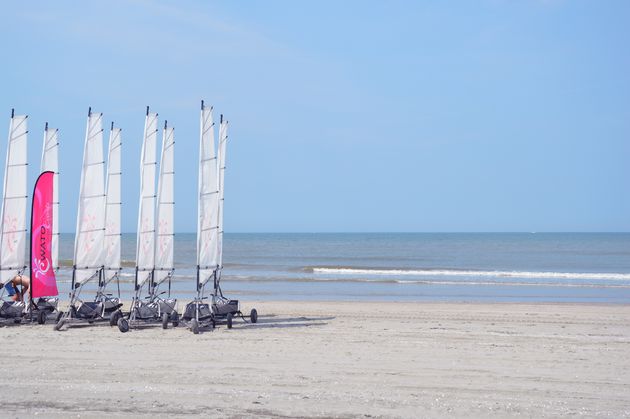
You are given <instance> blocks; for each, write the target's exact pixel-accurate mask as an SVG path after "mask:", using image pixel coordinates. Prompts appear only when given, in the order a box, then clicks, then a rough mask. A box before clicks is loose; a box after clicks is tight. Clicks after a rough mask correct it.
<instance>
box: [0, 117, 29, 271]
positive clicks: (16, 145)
mask: <svg viewBox="0 0 630 419" xmlns="http://www.w3.org/2000/svg"><path fill="white" fill-rule="evenodd" d="M27 118H28V117H27V116H26V115H11V123H10V125H9V144H8V147H7V163H6V166H5V169H4V195H3V197H2V213H1V215H0V220H1V221H2V222H1V223H0V282H1V283H2V284H6V283H7V282H9V281H10V280H11V279H12V278H13V277H14V276H15V275H17V274H18V273H19V272H20V271H22V270H23V269H24V268H25V267H26V243H27V240H26V234H27V229H26V205H27V200H28V192H27V186H26V179H27V167H28V166H27V156H26V146H27V135H28V130H27Z"/></svg>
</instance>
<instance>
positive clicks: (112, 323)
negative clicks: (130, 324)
mask: <svg viewBox="0 0 630 419" xmlns="http://www.w3.org/2000/svg"><path fill="white" fill-rule="evenodd" d="M121 317H122V313H121V311H120V310H116V311H114V312H113V313H112V315H111V316H109V325H110V326H112V327H113V326H116V325H117V324H118V319H120V318H121Z"/></svg>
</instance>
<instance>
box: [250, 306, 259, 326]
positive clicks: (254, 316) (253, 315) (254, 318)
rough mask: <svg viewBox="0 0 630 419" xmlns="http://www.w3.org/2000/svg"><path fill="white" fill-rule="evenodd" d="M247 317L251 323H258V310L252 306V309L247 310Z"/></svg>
mask: <svg viewBox="0 0 630 419" xmlns="http://www.w3.org/2000/svg"><path fill="white" fill-rule="evenodd" d="M249 319H250V320H251V321H252V323H258V312H257V311H256V309H255V308H252V311H250V312H249Z"/></svg>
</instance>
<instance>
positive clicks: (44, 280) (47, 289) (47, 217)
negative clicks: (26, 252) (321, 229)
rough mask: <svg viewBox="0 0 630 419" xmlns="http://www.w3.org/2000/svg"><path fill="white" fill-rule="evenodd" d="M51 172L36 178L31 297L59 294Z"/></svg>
mask: <svg viewBox="0 0 630 419" xmlns="http://www.w3.org/2000/svg"><path fill="white" fill-rule="evenodd" d="M53 177H54V173H53V172H44V173H42V174H41V175H40V176H39V178H38V179H37V183H36V184H35V190H34V192H33V213H32V219H31V289H32V293H33V294H32V295H33V298H37V297H52V296H55V295H58V294H59V292H58V291H57V280H56V278H55V269H54V267H53V263H52V252H51V250H52V237H53V230H52V228H53V213H52V208H53Z"/></svg>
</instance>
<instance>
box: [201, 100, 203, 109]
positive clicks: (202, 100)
mask: <svg viewBox="0 0 630 419" xmlns="http://www.w3.org/2000/svg"><path fill="white" fill-rule="evenodd" d="M201 110H202V111H203V99H201Z"/></svg>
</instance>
